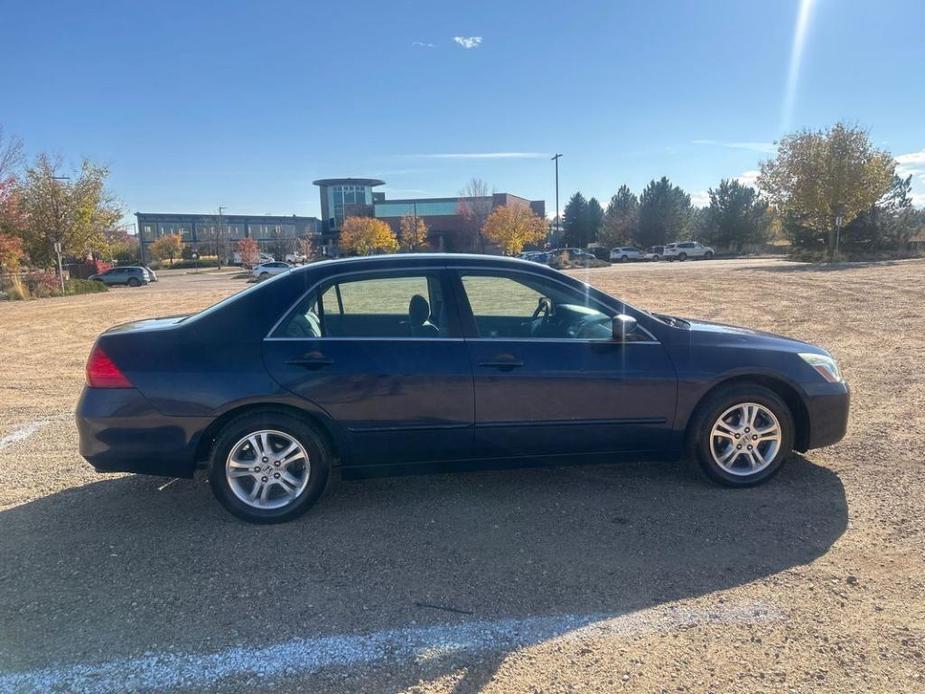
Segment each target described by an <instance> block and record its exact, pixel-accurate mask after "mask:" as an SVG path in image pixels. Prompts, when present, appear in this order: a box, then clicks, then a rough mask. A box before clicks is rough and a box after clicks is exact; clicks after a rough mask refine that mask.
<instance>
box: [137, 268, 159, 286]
mask: <svg viewBox="0 0 925 694" xmlns="http://www.w3.org/2000/svg"><path fill="white" fill-rule="evenodd" d="M141 267H142V268H144V270H145V272H147V273H148V281H149V282H157V273H156V272H154V270H152V269H151V268H149V267H148V266H147V265H142V266H141Z"/></svg>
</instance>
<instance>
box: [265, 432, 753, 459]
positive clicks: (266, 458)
mask: <svg viewBox="0 0 925 694" xmlns="http://www.w3.org/2000/svg"><path fill="white" fill-rule="evenodd" d="M745 431H748V429H746V430H745ZM268 460H269V458H267V457H266V456H264V458H263V462H267V461H268Z"/></svg>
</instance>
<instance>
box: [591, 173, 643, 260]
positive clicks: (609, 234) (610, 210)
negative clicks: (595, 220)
mask: <svg viewBox="0 0 925 694" xmlns="http://www.w3.org/2000/svg"><path fill="white" fill-rule="evenodd" d="M638 229H639V200H638V199H637V198H636V196H635V195H634V194H633V192H632V191H631V190H630V189H629V187H628V186H625V185H622V186H620V188H619V190H617V192H616V194H615V195H613V196H612V197H611V198H610V202H609V203H607V211H606V212H605V213H604V221H603V223H602V225H601V233H600V234H599V236H598V240H599V241H600V243H602V244H604V245H605V246H606V247H607V248H613V247H614V246H622V245H624V244H626V243H628V242H629V241H630V240H632V239H635V238H636V236H637V233H638Z"/></svg>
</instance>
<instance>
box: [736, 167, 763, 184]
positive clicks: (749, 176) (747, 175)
mask: <svg viewBox="0 0 925 694" xmlns="http://www.w3.org/2000/svg"><path fill="white" fill-rule="evenodd" d="M760 173H761V172H760V171H758V170H757V169H751V170H749V171H743V172H742V173H741V174H740V175H739V176H738V178H736V180H737V181H738V182H739V183H741V184H742V185H743V186H751V187H752V188H756V187H757V186H758V174H760Z"/></svg>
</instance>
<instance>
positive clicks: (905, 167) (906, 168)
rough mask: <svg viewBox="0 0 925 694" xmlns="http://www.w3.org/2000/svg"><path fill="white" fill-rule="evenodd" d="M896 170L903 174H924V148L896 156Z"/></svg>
mask: <svg viewBox="0 0 925 694" xmlns="http://www.w3.org/2000/svg"><path fill="white" fill-rule="evenodd" d="M896 163H897V164H899V166H897V167H896V170H897V172H898V173H899V174H901V175H903V176H908V175H909V174H912V175H913V176H925V149H923V150H920V151H918V152H910V153H909V154H900V155H899V156H898V157H896Z"/></svg>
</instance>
